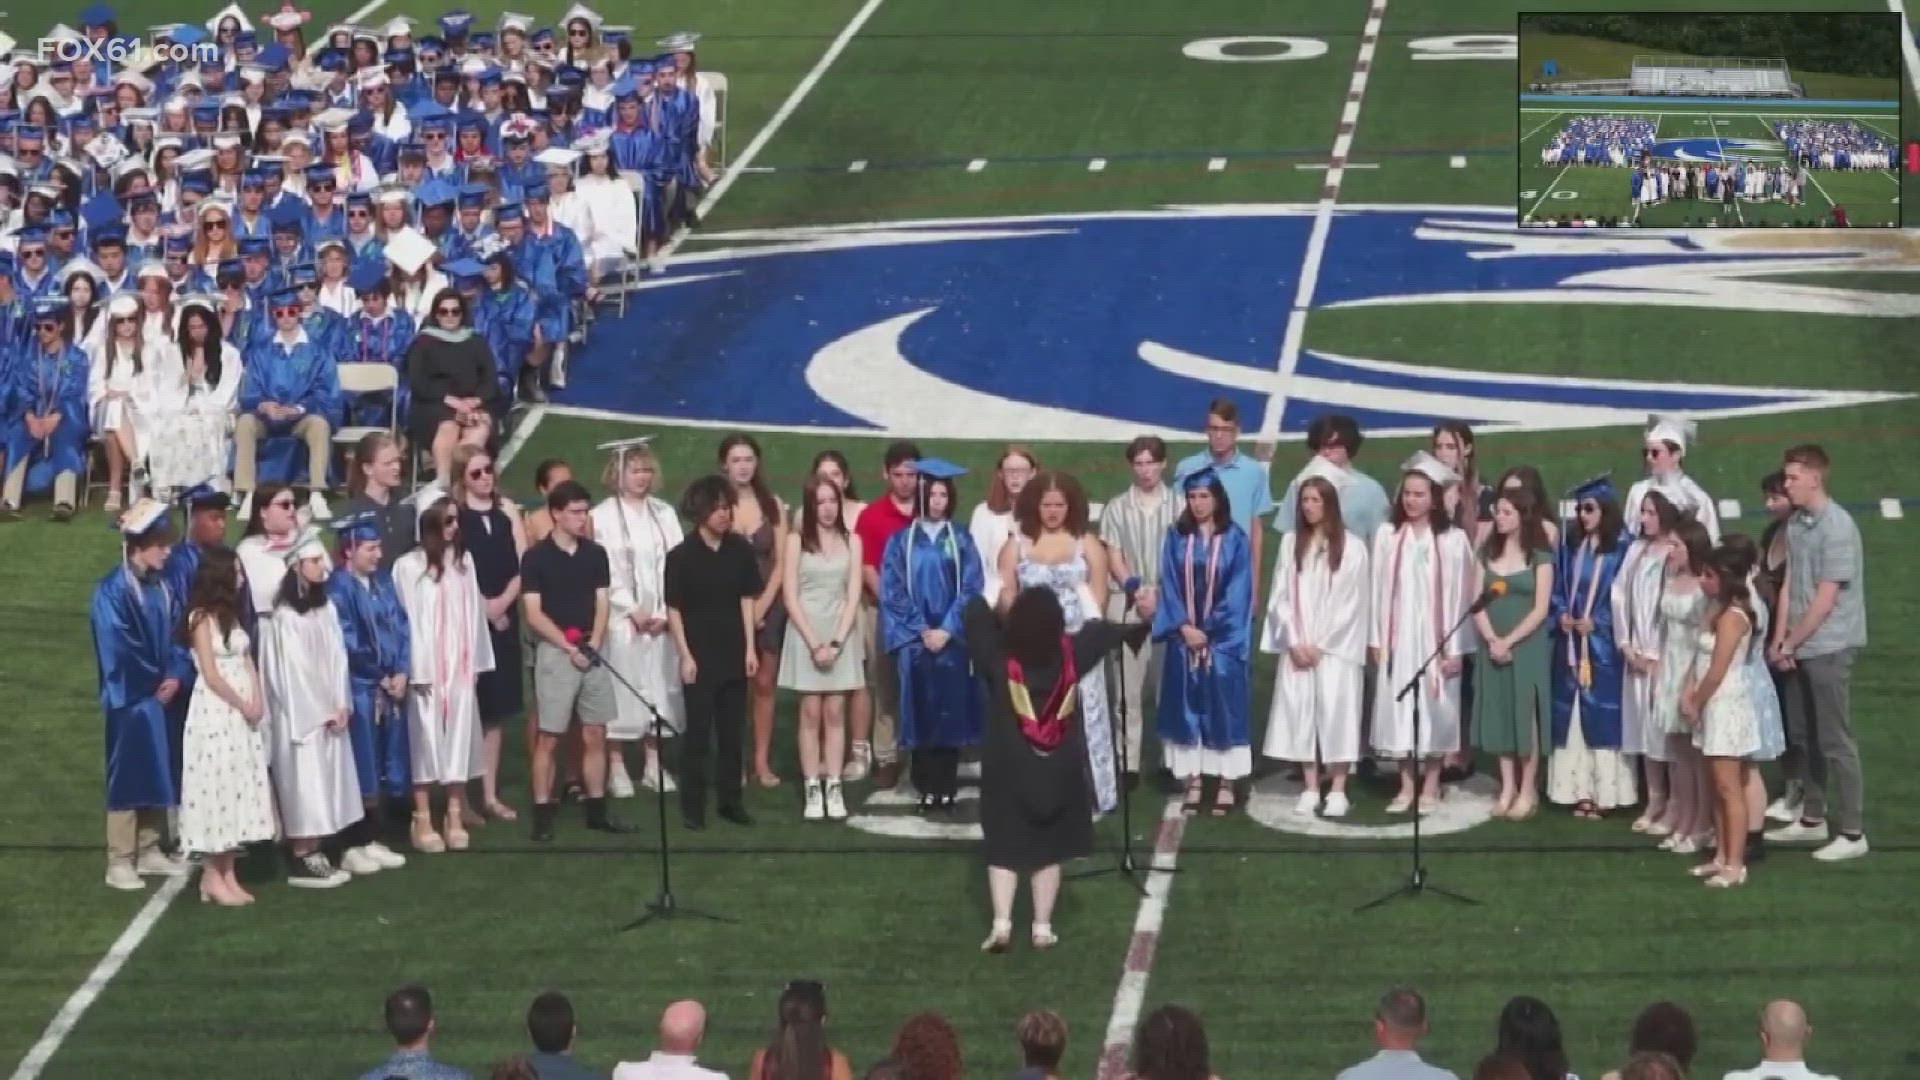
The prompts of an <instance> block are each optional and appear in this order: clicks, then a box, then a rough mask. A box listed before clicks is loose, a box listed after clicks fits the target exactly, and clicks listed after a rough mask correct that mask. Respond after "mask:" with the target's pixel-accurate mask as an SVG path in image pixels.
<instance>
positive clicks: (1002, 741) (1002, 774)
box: [965, 587, 1149, 953]
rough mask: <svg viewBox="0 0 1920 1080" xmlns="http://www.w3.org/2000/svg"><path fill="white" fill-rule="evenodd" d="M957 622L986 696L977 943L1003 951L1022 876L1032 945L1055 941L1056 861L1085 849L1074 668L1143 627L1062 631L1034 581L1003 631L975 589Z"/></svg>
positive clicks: (1053, 600)
mask: <svg viewBox="0 0 1920 1080" xmlns="http://www.w3.org/2000/svg"><path fill="white" fill-rule="evenodd" d="M965 622H966V634H967V648H968V650H969V651H970V652H971V653H972V655H973V665H974V670H975V671H977V672H979V673H980V676H981V677H982V678H984V679H986V681H987V685H988V687H989V688H990V690H991V692H992V695H993V704H992V708H991V709H989V710H988V712H987V724H986V732H985V738H984V740H983V742H982V744H981V747H980V828H981V830H982V831H983V832H984V833H985V834H986V843H985V845H984V846H985V850H986V857H987V887H988V891H989V892H990V893H991V895H992V897H993V930H992V932H991V933H989V934H988V935H987V940H986V941H984V942H982V943H981V945H980V948H981V950H982V951H985V952H996V953H997V952H1004V951H1005V950H1006V948H1007V945H1008V944H1009V943H1010V942H1011V941H1012V939H1013V896H1014V893H1015V891H1016V890H1017V889H1018V888H1019V884H1020V875H1021V874H1022V873H1026V874H1030V875H1031V880H1032V889H1033V946H1034V948H1036V949H1046V948H1051V947H1052V946H1053V945H1054V944H1055V943H1057V942H1058V941H1059V938H1058V937H1057V936H1056V935H1055V934H1054V932H1053V922H1052V920H1053V903H1054V900H1055V899H1056V898H1058V897H1059V895H1060V864H1061V863H1062V862H1064V861H1066V860H1068V859H1074V858H1079V857H1081V856H1084V855H1088V854H1090V853H1092V851H1093V791H1092V788H1091V786H1090V784H1089V780H1088V777H1087V752H1086V736H1085V733H1084V732H1083V731H1082V730H1081V727H1080V710H1079V709H1078V708H1077V705H1078V698H1079V695H1078V693H1077V687H1076V685H1075V684H1076V682H1077V680H1078V673H1079V672H1082V671H1087V670H1089V669H1090V668H1091V667H1092V665H1094V664H1098V663H1100V662H1101V659H1102V657H1104V656H1105V655H1106V654H1107V653H1108V652H1111V651H1112V650H1113V649H1114V648H1116V647H1117V646H1119V645H1121V644H1123V643H1125V642H1127V641H1129V640H1131V641H1132V642H1133V643H1134V644H1136V645H1137V644H1138V643H1139V642H1141V641H1144V640H1146V635H1147V631H1148V629H1149V627H1148V626H1147V624H1145V623H1136V624H1133V625H1131V626H1120V625H1116V624H1113V623H1108V622H1104V621H1101V620H1098V619H1095V620H1091V621H1089V622H1087V623H1085V624H1083V625H1082V626H1081V627H1080V631H1079V632H1078V633H1076V634H1074V635H1073V636H1072V637H1068V636H1067V633H1066V617H1065V615H1064V614H1062V612H1061V610H1060V600H1059V598H1058V597H1056V596H1055V595H1054V594H1053V592H1052V590H1050V589H1046V588H1040V587H1035V588H1030V589H1026V590H1024V591H1022V592H1021V593H1020V595H1018V596H1017V597H1015V598H1014V601H1013V606H1012V607H1011V608H1009V609H1008V611H1007V622H1006V626H1005V627H1004V628H1003V627H1002V626H1001V625H1000V622H999V620H998V619H996V618H995V617H994V614H993V608H991V607H990V606H988V604H987V602H986V601H985V600H984V599H982V598H980V597H978V596H976V597H974V598H973V600H972V601H970V602H969V603H968V604H967V610H966V616H965ZM1063 668H1064V670H1063Z"/></svg>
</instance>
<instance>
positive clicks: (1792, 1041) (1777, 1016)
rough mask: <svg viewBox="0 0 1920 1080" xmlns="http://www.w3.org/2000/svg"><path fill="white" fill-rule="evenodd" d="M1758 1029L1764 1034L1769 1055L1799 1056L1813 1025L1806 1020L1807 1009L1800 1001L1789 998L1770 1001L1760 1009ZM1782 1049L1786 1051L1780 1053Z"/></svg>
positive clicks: (1811, 1032)
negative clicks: (1802, 1006)
mask: <svg viewBox="0 0 1920 1080" xmlns="http://www.w3.org/2000/svg"><path fill="white" fill-rule="evenodd" d="M1760 1031H1761V1033H1762V1034H1763V1035H1765V1036H1766V1040H1767V1053H1768V1055H1769V1056H1781V1057H1786V1056H1792V1057H1799V1056H1801V1051H1802V1050H1804V1049H1805V1048H1806V1045H1807V1038H1808V1036H1810V1035H1812V1034H1813V1025H1812V1024H1811V1023H1809V1022H1808V1021H1807V1010H1805V1009H1803V1008H1801V1007H1800V1003H1799V1002H1797V1001H1793V1000H1791V999H1789V998H1780V999H1779V1000H1777V1001H1770V1002H1768V1003H1767V1007H1766V1008H1764V1009H1762V1010H1760ZM1782 1051H1786V1052H1788V1053H1786V1054H1782Z"/></svg>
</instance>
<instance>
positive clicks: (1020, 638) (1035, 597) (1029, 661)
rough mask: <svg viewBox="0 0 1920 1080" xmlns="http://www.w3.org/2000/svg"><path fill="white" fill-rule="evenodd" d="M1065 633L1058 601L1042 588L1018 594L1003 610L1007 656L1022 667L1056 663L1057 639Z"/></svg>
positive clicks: (1058, 641)
mask: <svg viewBox="0 0 1920 1080" xmlns="http://www.w3.org/2000/svg"><path fill="white" fill-rule="evenodd" d="M1066 633H1067V618H1066V613H1065V612H1064V611H1062V610H1061V608H1060V598H1059V597H1058V596H1055V595H1054V593H1053V590H1052V589H1049V588H1046V587H1045V586H1041V585H1035V586H1032V587H1030V588H1026V589H1022V590H1020V595H1018V596H1016V597H1014V598H1013V604H1012V606H1011V607H1009V608H1008V609H1007V652H1008V653H1009V654H1010V655H1012V657H1013V658H1014V659H1015V660H1018V661H1020V663H1022V664H1024V665H1026V666H1029V667H1035V666H1040V665H1046V664H1051V663H1054V662H1056V661H1058V660H1059V659H1060V639H1061V638H1062V637H1065V636H1066Z"/></svg>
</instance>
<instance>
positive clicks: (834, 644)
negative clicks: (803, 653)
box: [827, 641, 840, 649]
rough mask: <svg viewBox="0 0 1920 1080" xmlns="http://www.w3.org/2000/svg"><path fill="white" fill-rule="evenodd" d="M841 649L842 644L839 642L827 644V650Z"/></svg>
mask: <svg viewBox="0 0 1920 1080" xmlns="http://www.w3.org/2000/svg"><path fill="white" fill-rule="evenodd" d="M839 647H840V643H839V642H837V641H829V642H827V648H829V649H837V648H839Z"/></svg>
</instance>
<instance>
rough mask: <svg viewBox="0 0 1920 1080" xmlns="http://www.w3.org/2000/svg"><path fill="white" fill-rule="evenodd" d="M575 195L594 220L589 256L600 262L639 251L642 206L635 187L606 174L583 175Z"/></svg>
mask: <svg viewBox="0 0 1920 1080" xmlns="http://www.w3.org/2000/svg"><path fill="white" fill-rule="evenodd" d="M574 196H575V197H576V198H578V199H579V200H581V202H583V203H584V204H585V205H586V208H587V216H588V217H589V218H591V219H592V221H593V239H592V243H591V244H590V245H588V247H587V256H588V257H589V258H590V259H592V260H594V262H595V263H598V262H599V261H600V260H603V259H611V260H615V261H618V260H621V259H626V258H632V257H633V256H636V255H638V254H640V210H639V207H638V205H637V204H636V203H635V202H634V198H633V189H632V188H630V187H628V186H627V185H626V184H625V183H623V182H621V181H619V180H613V179H609V178H607V177H603V176H583V177H581V178H580V183H579V185H578V186H577V187H576V189H575V191H574ZM576 231H577V230H576ZM583 239H584V234H583Z"/></svg>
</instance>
